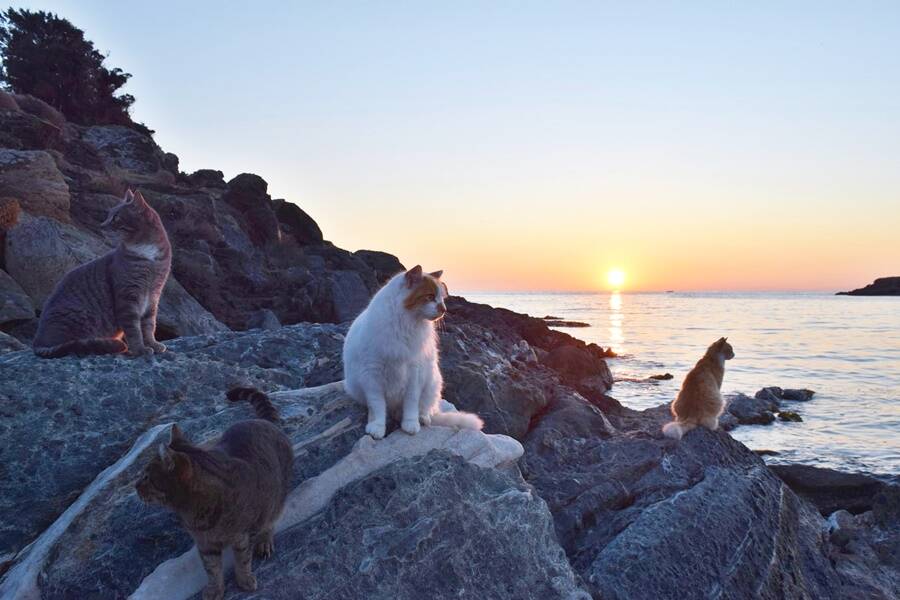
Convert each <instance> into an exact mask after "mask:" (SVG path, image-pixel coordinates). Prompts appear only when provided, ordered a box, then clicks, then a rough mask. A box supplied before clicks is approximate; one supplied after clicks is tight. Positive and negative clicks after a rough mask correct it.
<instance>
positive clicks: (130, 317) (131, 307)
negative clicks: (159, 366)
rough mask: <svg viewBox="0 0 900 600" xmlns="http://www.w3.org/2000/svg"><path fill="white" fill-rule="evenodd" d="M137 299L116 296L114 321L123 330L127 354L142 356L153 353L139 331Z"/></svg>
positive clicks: (139, 320)
mask: <svg viewBox="0 0 900 600" xmlns="http://www.w3.org/2000/svg"><path fill="white" fill-rule="evenodd" d="M137 304H138V301H137V300H135V299H129V298H124V297H123V298H117V301H116V321H117V322H118V324H119V327H121V328H122V331H124V332H125V343H126V344H127V345H128V354H129V355H131V356H143V355H145V354H153V348H151V347H149V346H146V345H144V334H143V332H142V331H141V315H140V313H139V312H138V311H137V310H136V306H137Z"/></svg>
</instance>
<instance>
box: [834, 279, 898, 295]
mask: <svg viewBox="0 0 900 600" xmlns="http://www.w3.org/2000/svg"><path fill="white" fill-rule="evenodd" d="M836 295H837V296H900V277H879V278H878V279H876V280H875V281H873V282H872V283H870V284H869V285H867V286H865V287H861V288H857V289H855V290H850V291H849V292H838V293H837V294H836Z"/></svg>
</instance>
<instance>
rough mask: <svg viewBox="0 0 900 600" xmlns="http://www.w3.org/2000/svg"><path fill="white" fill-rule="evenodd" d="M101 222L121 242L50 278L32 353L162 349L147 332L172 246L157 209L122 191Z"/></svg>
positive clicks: (137, 352) (53, 355)
mask: <svg viewBox="0 0 900 600" xmlns="http://www.w3.org/2000/svg"><path fill="white" fill-rule="evenodd" d="M101 227H104V228H109V229H112V230H113V231H115V232H117V233H119V234H121V235H122V242H121V243H120V244H119V246H118V247H117V248H116V249H115V250H113V251H112V252H109V253H108V254H105V255H103V256H101V257H100V258H97V259H95V260H93V261H91V262H89V263H87V264H84V265H81V266H80V267H77V268H75V269H73V270H71V271H69V272H68V273H66V276H65V277H63V278H62V281H60V282H59V283H58V284H57V285H56V289H54V290H53V293H52V294H51V295H50V297H49V298H48V299H47V302H46V303H44V309H43V311H42V312H41V320H40V323H39V324H38V330H37V335H35V338H34V353H35V354H37V355H38V356H41V357H43V358H57V357H60V356H65V355H67V354H78V355H84V354H114V353H118V352H125V351H127V352H128V353H129V354H131V355H133V356H139V355H142V354H153V353H154V352H165V350H166V347H165V346H164V345H162V344H160V343H159V342H157V341H156V338H155V337H154V334H155V332H156V311H157V307H158V305H159V297H160V295H161V294H162V290H163V286H164V285H165V284H166V279H168V277H169V270H170V269H171V265H172V247H171V245H170V244H169V238H168V236H167V235H166V230H165V228H164V227H163V225H162V222H161V221H160V220H159V215H158V214H156V211H155V210H153V209H152V208H151V207H150V205H149V204H147V202H146V201H145V200H144V197H143V196H142V195H141V193H140V192H137V193H134V194H132V193H131V190H128V192H127V193H126V194H125V199H124V200H123V201H122V202H121V203H120V204H118V205H116V206H114V207H113V208H112V209H111V210H110V211H109V216H108V218H107V219H106V221H104V222H103V224H102V225H101ZM123 335H124V337H125V340H124V341H122V336H123Z"/></svg>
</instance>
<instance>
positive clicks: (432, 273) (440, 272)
mask: <svg viewBox="0 0 900 600" xmlns="http://www.w3.org/2000/svg"><path fill="white" fill-rule="evenodd" d="M443 274H444V271H443V269H441V270H440V271H432V272H431V273H429V275H430V276H431V277H434V278H435V279H440V278H441V275H443Z"/></svg>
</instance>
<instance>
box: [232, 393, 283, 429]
mask: <svg viewBox="0 0 900 600" xmlns="http://www.w3.org/2000/svg"><path fill="white" fill-rule="evenodd" d="M225 397H226V398H228V401H229V402H249V403H250V404H251V405H252V406H253V410H255V411H256V416H257V417H259V418H260V419H263V420H265V421H269V422H271V423H276V424H278V423H281V417H280V416H279V415H278V409H277V408H275V406H274V405H273V404H272V402H271V400H269V397H268V396H266V395H265V394H264V393H263V392H261V391H259V390H258V389H256V388H252V387H235V388H231V389H230V390H228V393H227V394H226V395H225Z"/></svg>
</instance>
